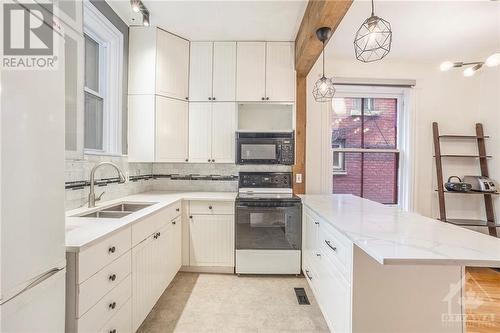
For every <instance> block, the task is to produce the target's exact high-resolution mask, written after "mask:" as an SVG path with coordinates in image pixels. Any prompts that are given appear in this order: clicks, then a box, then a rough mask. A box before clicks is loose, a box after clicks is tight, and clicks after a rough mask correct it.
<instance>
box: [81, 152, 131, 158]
mask: <svg viewBox="0 0 500 333" xmlns="http://www.w3.org/2000/svg"><path fill="white" fill-rule="evenodd" d="M83 155H84V156H109V157H127V156H128V155H126V154H119V153H108V152H99V151H84V152H83Z"/></svg>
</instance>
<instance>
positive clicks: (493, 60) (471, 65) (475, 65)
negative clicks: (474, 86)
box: [439, 53, 500, 77]
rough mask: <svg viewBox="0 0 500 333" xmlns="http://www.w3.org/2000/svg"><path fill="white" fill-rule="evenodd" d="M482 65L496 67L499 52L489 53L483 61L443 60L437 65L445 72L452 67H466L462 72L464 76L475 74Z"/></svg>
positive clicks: (499, 56)
mask: <svg viewBox="0 0 500 333" xmlns="http://www.w3.org/2000/svg"><path fill="white" fill-rule="evenodd" d="M484 65H486V67H496V66H498V65H500V53H494V54H492V55H490V56H489V57H488V58H487V59H486V60H485V61H474V62H462V61H455V62H452V61H443V62H442V63H441V65H440V66H439V69H441V71H443V72H446V71H449V70H450V69H452V68H462V67H466V68H465V69H464V72H463V74H464V76H465V77H471V76H473V75H474V74H476V72H477V71H478V70H480V69H481V68H483V66H484Z"/></svg>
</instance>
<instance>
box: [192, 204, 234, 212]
mask: <svg viewBox="0 0 500 333" xmlns="http://www.w3.org/2000/svg"><path fill="white" fill-rule="evenodd" d="M189 213H190V214H191V215H209V214H216V215H233V214H234V202H233V201H190V202H189Z"/></svg>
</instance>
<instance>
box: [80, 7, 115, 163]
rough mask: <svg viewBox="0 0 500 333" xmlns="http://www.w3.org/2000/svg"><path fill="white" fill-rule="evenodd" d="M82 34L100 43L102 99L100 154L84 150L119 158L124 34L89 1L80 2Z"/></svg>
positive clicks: (92, 152)
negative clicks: (82, 18) (82, 19)
mask: <svg viewBox="0 0 500 333" xmlns="http://www.w3.org/2000/svg"><path fill="white" fill-rule="evenodd" d="M83 17H84V24H83V32H84V33H85V34H86V35H88V36H89V37H90V38H92V39H94V40H95V41H96V42H98V43H99V45H100V46H99V67H100V68H99V74H100V77H99V91H98V92H94V91H91V90H90V89H88V88H85V89H86V90H88V91H89V92H90V93H92V94H95V93H97V94H95V95H98V96H101V97H102V96H104V102H103V132H104V133H103V150H94V149H87V148H86V149H84V153H85V154H87V155H89V154H98V155H121V154H122V131H123V129H122V112H123V109H122V105H123V101H122V85H121V84H120V83H121V82H122V81H123V34H122V33H121V32H120V31H119V30H118V29H117V28H116V27H115V26H114V25H113V24H112V23H111V22H110V21H109V20H108V19H107V18H106V17H105V16H104V15H103V14H102V13H101V12H100V11H99V10H98V9H97V8H96V7H95V6H94V5H92V4H91V3H90V1H88V0H85V1H84V2H83Z"/></svg>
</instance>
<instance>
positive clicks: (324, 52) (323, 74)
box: [322, 41, 325, 77]
mask: <svg viewBox="0 0 500 333" xmlns="http://www.w3.org/2000/svg"><path fill="white" fill-rule="evenodd" d="M322 43H323V77H325V41H322Z"/></svg>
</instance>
